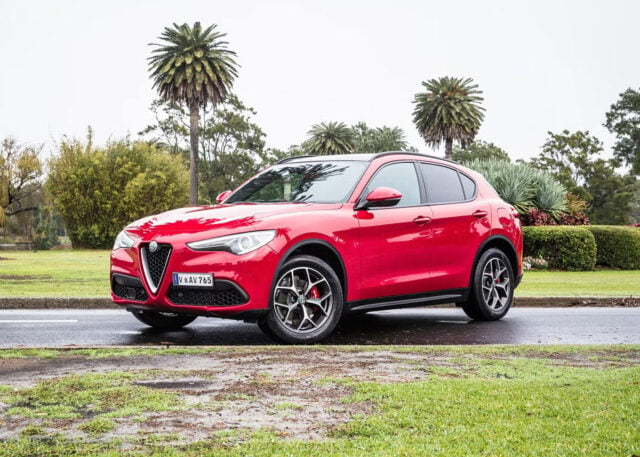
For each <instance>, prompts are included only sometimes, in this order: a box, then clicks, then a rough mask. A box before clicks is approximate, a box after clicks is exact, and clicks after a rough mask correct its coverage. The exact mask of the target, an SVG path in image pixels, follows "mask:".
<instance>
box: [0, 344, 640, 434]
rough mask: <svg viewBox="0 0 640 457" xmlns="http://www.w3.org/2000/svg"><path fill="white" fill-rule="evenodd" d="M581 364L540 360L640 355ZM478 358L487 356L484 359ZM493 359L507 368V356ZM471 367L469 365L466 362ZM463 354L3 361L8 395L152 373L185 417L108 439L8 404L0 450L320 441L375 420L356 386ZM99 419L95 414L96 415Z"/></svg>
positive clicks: (265, 353)
mask: <svg viewBox="0 0 640 457" xmlns="http://www.w3.org/2000/svg"><path fill="white" fill-rule="evenodd" d="M588 355H589V357H587V356H586V355H585V354H582V355H575V354H571V353H560V354H551V355H550V354H546V353H540V354H535V353H533V356H535V357H541V358H545V359H547V360H549V359H550V360H551V361H552V363H554V364H559V365H570V366H579V367H599V366H602V367H605V366H630V365H637V364H640V349H636V350H621V351H620V353H619V354H618V353H616V351H615V350H613V351H612V350H607V351H606V352H603V353H601V354H598V353H597V352H593V353H589V354H588ZM476 357H479V356H476ZM490 357H493V358H498V359H505V358H507V359H508V358H511V357H514V356H513V355H510V354H509V353H505V354H502V355H501V354H497V355H496V354H493V355H491V356H490ZM462 358H463V359H464V358H465V357H464V356H462ZM469 361H471V362H472V361H473V357H471V358H467V360H466V361H462V362H461V355H460V354H447V353H446V352H444V351H441V352H437V353H433V352H424V351H419V350H416V351H415V352H412V351H411V350H403V351H398V352H396V351H393V350H346V351H345V350H337V349H335V350H334V349H307V348H288V349H273V348H243V349H232V350H231V349H230V350H229V351H225V352H222V351H220V352H212V353H206V354H200V355H158V356H148V357H141V356H134V357H112V358H99V359H90V358H87V357H85V356H78V355H66V354H65V355H61V356H60V357H57V358H53V359H39V358H4V359H2V358H0V385H4V386H9V387H11V388H13V389H23V388H27V387H30V386H34V385H36V384H37V383H40V382H43V381H45V382H56V381H55V380H56V379H57V378H61V377H64V376H68V375H79V374H85V373H107V372H114V371H119V372H120V371H124V372H133V373H145V376H141V379H140V380H138V381H135V382H134V383H135V384H136V385H139V386H145V387H147V388H150V389H160V390H162V391H170V392H175V393H177V394H179V395H180V398H181V401H182V402H183V406H184V407H183V408H181V410H177V411H168V412H161V413H159V412H147V413H145V417H144V418H143V419H141V418H140V417H139V416H138V417H129V418H116V419H114V421H115V422H116V424H117V427H116V428H115V429H114V430H111V431H109V432H107V433H105V434H103V435H102V436H100V437H98V438H96V437H95V436H94V437H89V436H88V435H86V434H85V433H84V432H83V431H82V430H81V425H82V423H84V422H86V421H87V420H90V419H91V418H92V414H89V413H87V415H86V416H84V417H81V418H77V419H47V420H40V419H38V418H30V419H28V418H25V417H20V416H17V415H7V414H6V411H7V410H8V409H9V405H7V404H3V403H1V402H0V440H1V439H10V438H15V437H17V436H19V434H20V432H21V431H23V430H24V429H25V428H26V427H28V426H38V427H40V428H41V429H43V430H45V431H46V432H47V433H57V432H60V433H63V434H64V435H66V436H68V437H70V438H80V439H98V440H105V441H106V440H111V439H114V438H116V437H120V438H122V437H123V436H136V437H141V436H149V435H152V434H163V435H170V436H172V438H171V439H172V440H173V441H174V442H193V441H196V440H201V439H207V438H210V437H211V436H214V435H215V434H216V433H219V432H228V431H239V432H243V433H244V432H250V431H252V430H257V429H262V428H267V429H271V430H274V431H276V433H277V434H278V435H280V436H282V437H290V438H301V439H322V438H324V437H326V436H328V434H329V433H330V432H331V430H333V429H334V428H336V427H339V426H340V425H341V424H344V423H346V422H348V421H349V420H350V418H351V417H352V416H353V415H355V414H371V413H374V412H375V405H371V404H367V403H358V402H345V401H344V399H345V398H347V397H348V396H349V395H350V394H351V393H352V388H351V387H350V386H349V382H345V381H349V380H353V381H359V382H361V381H373V382H384V383H395V382H410V381H418V380H424V379H426V378H427V377H428V376H429V375H430V374H431V373H432V372H433V371H434V370H435V369H436V367H448V368H460V367H461V366H463V365H466V363H467V362H469ZM94 415H95V414H94Z"/></svg>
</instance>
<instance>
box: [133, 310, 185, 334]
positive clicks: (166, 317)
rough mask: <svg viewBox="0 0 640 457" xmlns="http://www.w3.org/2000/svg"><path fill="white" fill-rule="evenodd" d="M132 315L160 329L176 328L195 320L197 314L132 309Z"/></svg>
mask: <svg viewBox="0 0 640 457" xmlns="http://www.w3.org/2000/svg"><path fill="white" fill-rule="evenodd" d="M131 314H133V316H134V317H135V318H136V319H138V320H139V321H140V322H142V323H143V324H147V325H148V326H150V327H153V328H157V329H161V330H177V329H179V328H182V327H184V326H185V325H187V324H190V323H191V322H193V321H195V320H196V318H197V316H188V315H186V314H175V313H162V312H158V311H143V310H136V311H132V313H131Z"/></svg>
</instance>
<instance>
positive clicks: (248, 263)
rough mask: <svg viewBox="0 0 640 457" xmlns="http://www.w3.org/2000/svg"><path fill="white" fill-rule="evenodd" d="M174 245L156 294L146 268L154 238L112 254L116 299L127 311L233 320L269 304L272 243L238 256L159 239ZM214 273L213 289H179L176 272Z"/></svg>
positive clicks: (273, 258)
mask: <svg viewBox="0 0 640 457" xmlns="http://www.w3.org/2000/svg"><path fill="white" fill-rule="evenodd" d="M154 240H155V241H157V242H158V243H166V244H170V245H171V253H170V254H169V258H168V261H167V264H166V268H165V271H164V274H163V276H162V279H161V280H160V282H159V284H158V285H157V286H158V287H157V291H156V292H155V293H154V292H153V288H152V287H150V285H149V281H148V276H145V271H144V269H143V266H142V257H141V250H142V248H143V247H145V246H147V244H148V242H149V241H150V240H141V241H139V242H137V243H136V244H135V245H134V246H133V247H131V248H126V249H117V250H115V251H112V253H111V277H110V279H111V298H112V300H113V302H114V303H117V304H119V305H122V306H125V307H127V308H136V309H147V310H154V311H164V312H175V313H182V314H193V315H212V316H215V315H219V316H233V315H236V314H239V313H246V312H248V311H254V310H265V309H267V308H268V306H269V298H270V297H269V295H270V291H271V284H272V280H273V277H274V275H275V273H276V268H277V265H278V256H277V254H276V253H275V252H274V251H273V250H272V249H271V248H270V247H269V246H268V245H267V246H263V247H261V248H259V249H256V250H255V251H253V252H250V253H248V254H243V255H235V254H231V253H229V252H223V251H214V252H207V251H194V250H192V249H190V248H188V247H187V246H186V245H185V244H184V242H180V241H177V240H175V239H171V238H169V237H168V238H163V239H160V238H159V237H157V238H155V239H154ZM174 272H175V273H178V272H180V273H211V274H213V277H214V287H213V288H191V287H176V286H174V285H173V284H172V274H173V273H174Z"/></svg>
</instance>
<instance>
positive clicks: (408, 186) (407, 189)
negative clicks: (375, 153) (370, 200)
mask: <svg viewBox="0 0 640 457" xmlns="http://www.w3.org/2000/svg"><path fill="white" fill-rule="evenodd" d="M377 187H391V188H392V189H395V190H397V191H399V192H400V193H401V194H402V199H401V200H400V202H399V203H398V204H397V205H396V206H394V208H397V207H399V206H418V205H420V186H419V185H418V176H417V175H416V169H415V167H414V166H413V163H409V162H403V163H392V164H391V165H386V166H384V167H382V168H381V169H380V170H378V172H377V173H376V174H375V176H374V177H373V178H372V179H371V181H369V185H368V186H367V190H366V191H365V195H366V194H368V193H369V192H371V191H372V190H373V189H375V188H377Z"/></svg>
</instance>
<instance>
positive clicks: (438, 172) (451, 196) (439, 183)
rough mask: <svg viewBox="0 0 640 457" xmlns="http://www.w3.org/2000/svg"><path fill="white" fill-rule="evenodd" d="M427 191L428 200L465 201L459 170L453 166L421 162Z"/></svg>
mask: <svg viewBox="0 0 640 457" xmlns="http://www.w3.org/2000/svg"><path fill="white" fill-rule="evenodd" d="M420 168H421V170H422V175H423V176H424V180H425V186H426V191H427V202H428V203H432V204H437V203H455V202H462V201H465V198H464V191H463V190H462V184H461V183H460V178H458V171H457V170H454V169H453V168H449V167H443V166H440V165H432V164H428V163H421V164H420Z"/></svg>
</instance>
